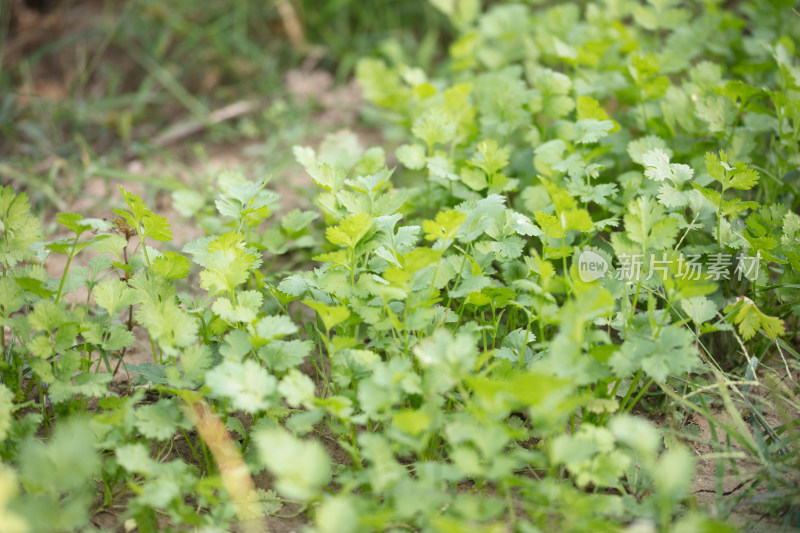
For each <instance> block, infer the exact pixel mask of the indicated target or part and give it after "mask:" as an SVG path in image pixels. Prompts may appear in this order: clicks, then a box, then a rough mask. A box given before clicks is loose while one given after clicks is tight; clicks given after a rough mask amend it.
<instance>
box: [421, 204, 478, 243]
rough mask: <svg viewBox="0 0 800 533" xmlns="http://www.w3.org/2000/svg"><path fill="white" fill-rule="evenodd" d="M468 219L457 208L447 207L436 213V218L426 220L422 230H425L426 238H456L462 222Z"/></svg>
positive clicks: (445, 239) (431, 239) (446, 239)
mask: <svg viewBox="0 0 800 533" xmlns="http://www.w3.org/2000/svg"><path fill="white" fill-rule="evenodd" d="M466 219H467V215H466V214H465V213H462V212H461V211H457V210H455V209H446V210H442V211H439V212H438V213H436V219H435V220H426V221H425V222H423V223H422V230H423V231H424V232H425V239H427V240H429V241H435V240H436V239H442V240H444V241H449V240H452V239H455V237H456V235H458V230H459V228H460V227H461V224H463V223H464V221H465V220H466Z"/></svg>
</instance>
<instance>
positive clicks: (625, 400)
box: [619, 368, 642, 412]
mask: <svg viewBox="0 0 800 533" xmlns="http://www.w3.org/2000/svg"><path fill="white" fill-rule="evenodd" d="M641 379H642V369H641V368H640V369H639V371H638V372H637V373H636V375H635V376H634V377H633V380H632V381H631V384H630V386H629V387H628V392H627V393H625V397H624V398H623V399H622V403H620V407H619V410H620V412H625V407H626V406H627V405H628V400H629V399H630V397H631V394H633V389H635V388H636V385H638V384H639V380H641Z"/></svg>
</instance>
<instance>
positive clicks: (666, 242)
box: [624, 196, 678, 250]
mask: <svg viewBox="0 0 800 533" xmlns="http://www.w3.org/2000/svg"><path fill="white" fill-rule="evenodd" d="M624 220H625V231H626V234H627V236H628V237H629V238H630V239H631V240H632V241H633V242H635V243H638V244H640V245H641V247H642V250H648V249H653V250H664V249H666V248H669V247H671V246H672V245H673V243H674V242H675V238H676V237H677V235H678V222H677V221H676V220H675V219H674V218H671V217H668V216H666V214H665V213H664V208H663V207H661V205H659V204H658V203H656V202H655V201H654V200H653V199H652V198H651V197H649V196H640V197H639V198H637V199H636V200H633V201H631V202H630V203H629V204H628V211H627V212H626V213H625V217H624Z"/></svg>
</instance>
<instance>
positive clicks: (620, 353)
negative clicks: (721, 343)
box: [608, 325, 698, 382]
mask: <svg viewBox="0 0 800 533" xmlns="http://www.w3.org/2000/svg"><path fill="white" fill-rule="evenodd" d="M693 342H694V335H692V333H691V332H690V331H689V330H687V329H685V328H680V327H677V326H673V325H669V326H665V327H664V328H663V329H662V330H661V332H660V333H659V335H658V337H657V338H655V339H652V338H648V337H645V336H644V335H642V334H639V333H633V332H632V333H631V334H630V336H629V338H628V339H626V340H625V342H624V343H623V344H622V347H621V348H620V349H619V350H617V351H616V352H614V354H613V355H612V356H611V358H609V360H608V362H609V365H610V366H611V369H612V370H613V371H614V374H615V375H616V376H617V377H620V378H626V377H629V376H630V375H631V374H632V373H633V372H634V371H635V370H636V369H638V368H642V369H643V370H644V371H645V372H646V373H647V374H648V375H649V376H650V377H651V378H653V379H655V380H656V381H659V382H664V381H665V380H666V379H667V377H669V376H680V375H682V374H684V373H685V372H689V371H691V370H692V369H694V368H695V366H696V365H697V362H698V359H697V350H696V349H695V347H694V345H693Z"/></svg>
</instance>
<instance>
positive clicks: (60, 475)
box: [0, 0, 800, 533]
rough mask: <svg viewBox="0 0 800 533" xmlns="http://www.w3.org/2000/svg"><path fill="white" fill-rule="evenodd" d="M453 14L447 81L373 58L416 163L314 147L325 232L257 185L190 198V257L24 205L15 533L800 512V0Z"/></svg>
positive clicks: (6, 320) (5, 507)
mask: <svg viewBox="0 0 800 533" xmlns="http://www.w3.org/2000/svg"><path fill="white" fill-rule="evenodd" d="M433 4H434V5H435V6H436V7H437V8H438V9H440V10H441V11H442V12H443V14H444V16H446V17H447V18H448V20H449V21H450V23H451V24H452V25H453V27H454V28H456V29H457V37H456V40H455V41H454V42H453V43H452V44H451V46H450V49H449V59H448V61H447V62H446V64H445V65H444V66H443V67H442V68H441V69H440V70H439V71H437V73H436V74H435V75H434V74H431V75H429V74H427V73H426V72H424V71H422V70H421V69H419V68H416V67H415V66H413V65H407V64H404V63H402V61H401V60H400V58H399V57H398V56H397V55H396V54H391V53H387V54H386V57H373V58H365V59H363V60H362V61H361V62H360V63H359V65H358V69H357V72H358V81H359V83H360V84H361V86H362V88H363V93H364V96H365V97H366V99H367V100H368V101H369V102H370V106H371V107H370V110H371V112H372V114H373V117H378V118H379V120H381V121H382V122H381V124H384V125H386V127H387V129H389V130H390V132H391V134H392V137H391V138H392V139H393V141H392V142H391V143H390V142H387V143H386V146H377V147H371V148H367V149H364V148H362V146H361V145H360V144H359V141H358V138H357V137H356V136H355V135H354V134H353V133H351V132H346V131H345V132H340V133H337V134H332V135H329V136H327V137H326V138H325V139H324V140H323V141H322V143H321V144H320V146H319V147H317V148H313V147H309V146H297V147H295V148H294V155H295V158H296V160H297V162H298V163H299V165H300V166H302V167H303V169H304V170H305V172H306V173H307V174H308V176H309V177H310V178H311V180H312V181H313V183H314V184H315V188H316V189H315V193H314V195H313V202H314V206H315V208H314V210H309V211H302V210H299V209H295V210H292V211H289V212H288V213H287V212H283V211H282V210H281V204H280V196H279V195H278V194H277V193H276V192H274V191H272V190H270V188H269V183H268V181H267V180H264V179H262V180H257V181H256V180H251V179H249V178H248V177H247V176H245V175H243V174H241V173H238V172H235V171H227V172H224V173H221V174H220V175H218V176H216V177H215V179H214V180H211V181H209V183H208V185H207V188H206V189H205V190H202V191H194V190H179V191H175V192H174V193H173V196H172V199H173V204H174V206H175V208H176V210H177V211H178V212H179V213H180V214H181V216H183V217H185V218H189V219H191V220H193V221H196V222H197V224H198V225H199V227H200V228H201V229H202V230H203V231H204V235H203V236H201V237H199V238H197V239H195V240H193V241H191V242H189V243H188V244H186V245H185V246H183V248H182V249H176V248H175V247H174V246H173V244H172V230H171V226H170V221H168V220H167V219H166V218H165V217H163V216H162V215H159V214H158V213H156V212H154V211H152V210H151V209H150V208H149V207H148V206H147V205H146V204H145V202H144V201H143V199H142V198H140V197H139V196H137V195H135V194H133V193H131V192H129V191H127V190H125V189H124V188H120V190H119V193H120V200H121V203H120V205H124V207H119V208H117V209H115V210H114V214H115V215H116V218H115V219H114V220H113V221H112V222H108V221H105V220H98V219H90V218H83V216H82V215H80V214H77V213H62V214H60V215H58V217H57V218H56V221H57V223H58V224H59V226H58V229H57V231H56V234H55V235H53V236H52V237H53V238H52V239H51V240H47V241H45V240H44V231H43V230H42V226H41V224H40V222H39V220H38V219H37V218H36V217H35V216H33V215H31V214H30V206H29V204H28V200H27V197H26V195H25V193H24V192H18V191H15V190H13V189H11V188H9V187H3V188H2V189H0V263H2V278H0V295H2V298H0V321H1V322H2V326H3V329H2V348H3V353H4V360H3V367H2V384H0V454H1V455H2V457H3V459H4V461H5V463H7V465H6V466H4V467H3V469H2V470H0V487H2V489H3V490H2V491H0V492H2V493H3V494H5V495H6V497H5V499H3V498H0V515H2V517H3V520H4V522H3V523H4V524H10V525H9V526H8V527H9V528H12V530H15V531H61V530H79V529H82V528H84V529H85V528H88V527H89V521H90V519H91V517H92V516H93V515H94V514H97V513H100V512H105V511H109V510H118V509H120V507H122V510H121V511H120V512H121V513H122V517H123V519H124V520H126V521H127V522H126V524H127V525H128V526H130V527H138V528H140V529H141V530H143V531H146V530H158V529H164V528H166V527H172V528H175V529H181V528H186V527H191V528H198V529H200V528H203V529H206V530H225V529H228V528H232V527H236V528H239V529H242V530H252V531H265V530H267V529H269V527H270V524H272V523H275V522H273V521H274V520H281V519H288V518H289V517H290V515H292V514H294V515H295V516H301V517H302V519H303V520H304V522H305V525H306V527H307V529H308V530H309V531H316V532H321V533H326V532H360V531H374V530H378V531H398V530H404V529H408V530H414V531H435V532H446V531H487V532H494V531H517V532H528V531H541V530H544V529H546V528H552V527H553V525H554V524H555V525H557V526H558V528H559V529H563V530H565V531H587V532H588V531H598V530H600V531H618V530H623V529H627V528H630V529H635V528H641V529H642V530H647V531H663V532H668V531H733V530H735V529H736V528H735V527H734V526H733V525H732V523H733V520H728V518H729V515H730V513H731V512H733V511H735V510H736V509H737V508H741V507H747V508H748V509H753V510H754V511H756V512H761V513H764V514H769V515H771V516H773V517H776V519H778V520H781V521H782V525H785V526H787V527H788V526H790V525H791V523H792V520H796V517H795V514H796V513H795V514H792V513H794V512H795V511H796V509H795V507H796V501H795V500H794V499H793V495H794V494H796V493H797V460H798V455H797V431H796V420H797V408H798V406H797V402H796V394H795V393H796V391H797V383H796V381H795V379H796V371H797V368H798V360H799V359H800V355H799V354H798V349H797V346H796V336H797V333H798V331H799V330H800V328H798V318H800V305H798V302H800V298H799V297H798V295H799V294H800V293H799V292H798V287H800V280H799V279H798V270H800V248H798V246H799V243H798V234H800V217H798V215H797V214H796V213H795V211H796V209H797V205H798V197H797V194H798V189H797V187H798V174H797V165H798V161H800V160H798V143H797V139H798V135H799V134H800V107H798V104H797V102H798V98H797V95H798V94H799V93H800V86H798V84H800V74H798V72H800V71H799V70H798V66H797V65H798V61H797V60H796V58H795V57H794V55H795V54H794V50H795V47H796V43H797V42H798V39H799V38H800V35H799V34H798V28H800V25H796V24H790V23H789V20H791V17H792V16H793V15H792V12H791V10H790V4H788V3H786V4H782V3H781V2H777V3H769V4H767V3H757V2H753V3H742V4H737V5H735V6H733V7H731V8H727V7H723V6H720V5H717V4H715V3H713V2H712V3H687V4H682V3H679V2H675V1H671V0H667V1H656V0H652V1H648V2H646V3H640V2H633V1H623V2H603V3H602V4H595V3H588V4H581V5H578V4H555V5H541V6H539V5H536V6H528V5H523V4H512V3H502V2H501V3H492V5H491V6H489V7H487V9H486V10H485V11H482V10H481V8H480V6H479V5H478V3H477V2H469V1H458V2H442V1H435V2H433ZM697 35H703V36H704V37H705V38H703V39H697V38H696V36H697ZM386 49H387V50H391V46H388V47H387V48H386ZM387 137H389V135H387ZM62 228H63V229H62ZM58 255H64V256H66V259H65V260H64V261H63V265H64V266H63V269H62V270H61V273H60V275H59V276H58V277H51V276H50V275H49V274H48V270H47V269H46V268H45V267H47V266H49V265H50V262H52V261H54V259H55V257H56V256H58ZM87 265H88V266H87ZM133 351H141V352H144V353H146V354H147V356H148V357H147V359H148V361H147V362H143V363H139V364H137V365H131V364H128V363H127V362H126V356H127V355H129V354H130V353H132V352H133ZM150 360H152V362H150ZM776 420H780V422H779V423H776ZM654 421H655V422H658V423H657V424H656V423H654ZM698 421H699V422H698ZM698 424H703V425H704V426H705V427H706V428H707V429H708V432H709V433H710V435H711V436H710V437H709V438H704V437H701V436H700V426H699V425H698ZM698 455H699V456H700V457H699V460H698V457H697V456H698ZM709 464H713V470H714V474H713V478H714V482H715V486H714V488H713V489H698V488H697V485H696V484H695V478H694V475H695V474H694V472H695V471H696V469H698V468H701V467H702V466H703V465H709ZM262 472H267V473H268V474H269V475H268V476H266V475H261V473H262ZM265 480H266V481H265ZM732 485H733V487H734V488H731V486H732ZM95 486H96V487H97V488H98V494H96V495H95V496H97V497H95V498H92V496H93V494H92V487H95ZM701 490H710V492H712V493H713V498H714V501H713V503H711V504H709V505H704V506H700V505H698V503H697V500H698V497H699V495H701V494H702V493H701V492H700V491H701ZM757 494H758V496H755V495H757ZM793 506H795V507H793ZM793 509H794V511H793ZM128 526H126V527H128ZM637 530H638V529H637Z"/></svg>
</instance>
